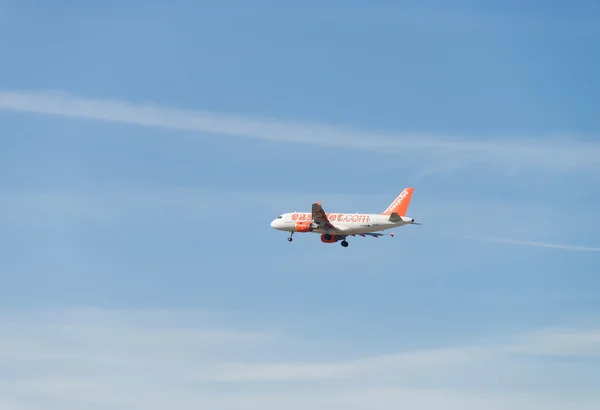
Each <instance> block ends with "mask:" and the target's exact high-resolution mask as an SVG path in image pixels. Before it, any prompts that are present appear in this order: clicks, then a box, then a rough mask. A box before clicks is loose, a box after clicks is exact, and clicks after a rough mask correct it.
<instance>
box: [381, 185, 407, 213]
mask: <svg viewBox="0 0 600 410" xmlns="http://www.w3.org/2000/svg"><path fill="white" fill-rule="evenodd" d="M414 190H415V189H414V188H405V189H404V191H402V193H401V194H400V195H398V197H397V198H396V199H395V200H394V202H392V203H391V204H390V206H388V207H387V209H386V210H385V211H383V212H382V213H381V214H382V215H391V214H392V213H397V214H398V215H400V216H405V215H406V211H407V210H408V204H409V203H410V198H411V197H412V194H413V192H414Z"/></svg>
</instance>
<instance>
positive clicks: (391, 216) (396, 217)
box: [390, 212, 402, 222]
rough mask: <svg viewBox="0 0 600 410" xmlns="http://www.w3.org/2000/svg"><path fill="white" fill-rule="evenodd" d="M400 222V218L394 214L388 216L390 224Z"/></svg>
mask: <svg viewBox="0 0 600 410" xmlns="http://www.w3.org/2000/svg"><path fill="white" fill-rule="evenodd" d="M401 220H402V217H401V216H400V215H398V214H397V213H396V212H392V214H391V215H390V221H391V222H398V221H401Z"/></svg>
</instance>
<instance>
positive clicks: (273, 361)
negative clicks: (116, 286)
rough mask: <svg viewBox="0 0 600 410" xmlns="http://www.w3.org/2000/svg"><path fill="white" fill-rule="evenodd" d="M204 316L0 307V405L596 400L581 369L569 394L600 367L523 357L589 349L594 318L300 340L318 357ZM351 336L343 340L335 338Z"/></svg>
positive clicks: (555, 405) (582, 353) (428, 404)
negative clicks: (331, 341)
mask: <svg viewBox="0 0 600 410" xmlns="http://www.w3.org/2000/svg"><path fill="white" fill-rule="evenodd" d="M206 316H207V314H206V313H204V312H201V314H195V313H194V312H182V313H181V314H179V313H178V312H177V311H171V312H161V311H154V312H146V313H144V312H133V313H132V312H127V311H119V310H114V311H101V310H96V311H89V310H83V311H81V312H76V311H75V312H73V311H71V312H68V313H66V314H64V313H63V312H51V313H45V314H43V315H40V314H38V313H37V312H33V313H4V314H2V315H1V316H0V334H2V335H3V336H2V346H1V347H0V352H2V355H0V408H2V409H7V410H16V409H20V410H32V409H38V408H40V409H41V408H44V409H47V408H61V409H75V408H81V407H82V406H85V407H86V408H90V407H89V406H93V408H95V409H102V410H103V409H111V410H114V409H115V408H117V409H121V408H123V409H124V408H128V409H163V408H164V409H167V408H178V409H182V410H186V409H192V408H199V407H200V408H211V409H237V410H242V409H244V410H245V409H254V408H261V409H265V410H270V409H280V408H289V409H294V410H296V409H297V410H301V409H302V410H304V409H306V408H332V409H342V408H343V409H367V408H374V407H375V408H379V409H382V410H386V409H395V408H398V406H400V405H406V406H411V407H415V406H416V407H419V408H422V409H425V410H429V409H432V410H433V409H437V408H440V406H441V405H442V404H444V406H443V407H444V408H450V409H454V408H456V409H459V408H460V409H479V408H492V409H493V408H508V407H510V408H514V409H518V410H525V409H527V410H528V409H530V408H541V407H544V406H546V405H549V407H544V408H551V409H572V408H578V409H588V408H589V409H591V408H594V407H593V404H596V405H597V404H598V403H599V401H600V395H599V394H598V392H597V389H595V388H594V387H593V383H592V382H586V381H585V380H591V379H589V378H587V379H585V380H581V383H579V386H577V391H578V394H580V396H579V397H582V395H587V397H588V398H589V401H588V403H583V402H580V403H577V405H576V406H575V407H573V404H574V403H573V402H572V401H571V400H569V397H571V396H570V393H571V392H572V391H571V389H573V388H574V387H573V385H574V382H573V380H577V379H578V378H577V377H576V376H577V375H578V374H579V375H581V374H583V372H590V369H592V370H591V371H592V373H591V374H590V373H588V375H589V376H595V377H596V378H597V377H600V369H598V368H596V369H595V370H594V369H593V368H592V367H589V366H588V367H585V364H584V365H583V366H584V367H578V366H581V364H573V366H571V367H567V368H565V367H564V364H563V365H560V366H561V367H556V366H559V364H557V363H556V362H554V361H548V362H540V361H539V360H529V357H531V356H538V355H539V354H544V355H549V356H551V357H553V356H557V355H560V356H561V357H564V356H565V354H566V355H574V354H575V355H577V356H579V357H589V358H593V357H597V356H598V353H599V352H600V346H598V344H597V335H598V328H597V327H591V328H578V329H551V330H545V331H541V332H532V333H526V334H523V335H512V336H510V337H495V338H493V339H491V341H490V340H488V341H486V342H485V341H481V340H472V341H471V343H470V344H466V345H463V346H443V345H440V346H438V347H436V348H431V349H421V350H410V349H409V350H401V351H399V352H397V353H393V354H384V355H361V354H359V353H356V355H355V357H346V358H341V359H337V360H331V361H329V360H326V359H324V358H325V357H327V356H328V354H332V355H335V354H336V353H335V352H334V351H328V349H335V346H331V345H326V344H319V343H318V341H316V340H312V341H311V343H310V345H311V349H315V348H316V347H318V346H321V348H320V349H319V350H320V351H319V353H318V355H319V357H318V358H317V359H316V360H309V359H307V358H308V357H310V354H307V353H308V351H307V350H305V348H306V347H307V346H308V345H309V344H308V343H307V341H304V340H298V339H294V338H290V337H286V336H285V335H283V334H279V333H273V332H272V331H269V332H264V331H260V330H259V331H248V330H240V329H239V325H236V324H235V323H227V322H225V321H222V322H221V323H220V325H217V322H218V321H216V322H215V321H214V320H212V321H210V320H209V321H207V320H206ZM153 317H156V322H155V323H153ZM217 317H218V316H217ZM140 318H141V320H140ZM209 322H210V323H209ZM223 329H226V330H223ZM590 342H592V343H595V344H593V345H592V344H590ZM351 345H352V342H351V341H348V342H347V345H346V346H345V348H347V347H349V346H351ZM313 351H314V352H316V350H313ZM338 356H339V355H338ZM346 356H348V355H347V354H346ZM559 368H560V371H556V370H557V369H559ZM592 379H593V377H592ZM540 381H541V383H542V384H541V385H539V384H537V385H536V383H539V382H540ZM540 388H541V390H540ZM588 404H589V406H588ZM506 406H508V407H506ZM586 406H588V407H586Z"/></svg>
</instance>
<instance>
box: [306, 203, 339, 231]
mask: <svg viewBox="0 0 600 410" xmlns="http://www.w3.org/2000/svg"><path fill="white" fill-rule="evenodd" d="M312 217H313V221H314V222H316V223H318V224H319V225H321V226H324V227H326V228H328V229H331V230H337V228H336V227H335V226H333V225H332V224H331V222H329V219H328V218H327V215H326V214H325V211H324V210H323V207H322V206H321V201H319V202H315V203H314V204H312Z"/></svg>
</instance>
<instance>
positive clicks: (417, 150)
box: [0, 91, 600, 174]
mask: <svg viewBox="0 0 600 410" xmlns="http://www.w3.org/2000/svg"><path fill="white" fill-rule="evenodd" d="M0 110H4V111H13V112H21V113H37V114H47V115H57V116H64V117H72V118H87V119H93V120H99V121H108V122H113V123H123V124H135V125H140V126H150V127H162V128H167V129H174V130H187V131H196V132H202V133H208V134H216V135H223V136H229V137H240V138H251V139H258V140H265V141H274V142H284V143H297V144H311V145H317V146H321V147H343V148H348V149H354V150H361V151H370V152H376V153H380V154H389V155H396V156H397V155H401V157H400V158H401V163H403V164H413V165H417V164H418V166H419V167H425V169H426V171H423V172H425V173H428V172H436V171H435V170H436V169H437V168H436V167H438V166H440V165H439V164H444V168H443V169H453V168H456V167H458V166H464V165H472V164H488V165H494V166H498V167H500V168H501V169H502V170H508V171H510V172H514V171H516V170H522V169H532V168H533V169H540V170H545V171H555V172H565V171H581V172H590V173H594V174H595V173H598V171H600V143H598V142H589V141H585V140H583V139H578V138H575V137H572V136H565V137H560V138H556V137H554V136H551V137H544V138H542V137H540V136H535V137H534V138H532V137H523V138H516V137H515V136H511V137H510V138H504V139H503V138H495V137H490V136H485V135H482V136H478V138H476V139H474V138H465V137H459V136H454V135H432V134H428V133H388V134H386V133H374V132H368V131H357V130H353V129H348V128H345V127H343V126H335V125H326V124H313V123H305V122H294V121H284V120H272V119H267V118H260V117H248V116H240V115H234V114H218V113H212V112H203V111H192V110H183V109H173V108H165V107H161V106H158V105H156V104H149V103H144V104H142V103H132V102H127V101H119V100H99V99H91V98H83V97H79V96H74V95H71V94H67V93H58V92H56V93H49V92H21V91H0ZM423 161H429V162H428V164H429V165H428V164H425V163H423ZM432 164H437V165H435V166H433V165H432Z"/></svg>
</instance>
